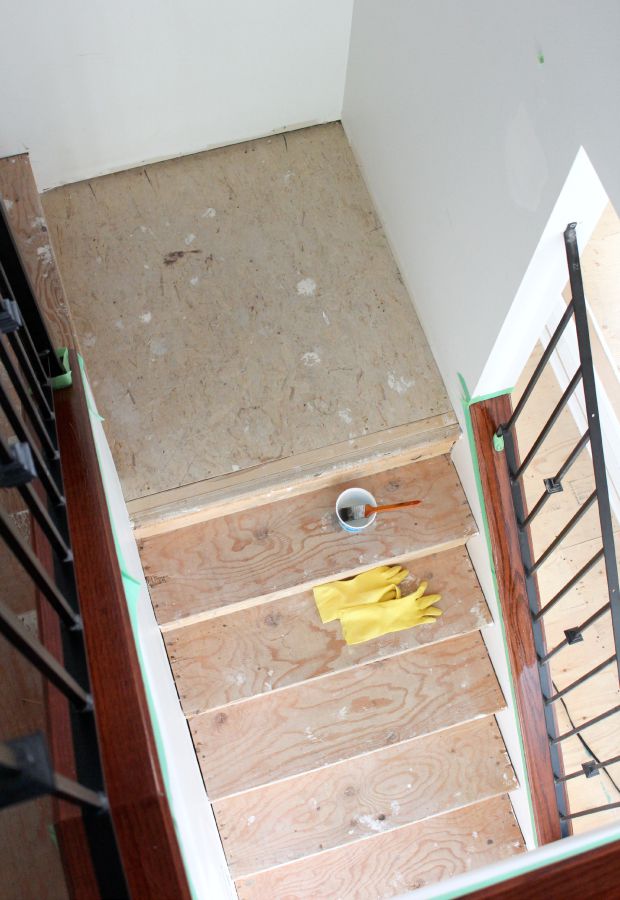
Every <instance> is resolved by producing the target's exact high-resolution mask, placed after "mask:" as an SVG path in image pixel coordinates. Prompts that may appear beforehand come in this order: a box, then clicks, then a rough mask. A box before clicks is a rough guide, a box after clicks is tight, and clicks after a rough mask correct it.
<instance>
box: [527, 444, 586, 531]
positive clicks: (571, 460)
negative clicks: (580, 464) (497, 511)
mask: <svg viewBox="0 0 620 900" xmlns="http://www.w3.org/2000/svg"><path fill="white" fill-rule="evenodd" d="M589 440H590V432H589V431H586V432H585V433H584V434H583V435H582V436H581V437H580V439H579V441H578V442H577V444H576V445H575V446H574V448H573V450H572V451H571V453H570V455H569V456H568V457H567V459H566V461H565V462H564V463H563V465H562V466H561V468H560V469H558V471H557V472H556V473H555V475H554V476H553V477H552V478H551V479H549V480H550V481H552V482H553V483H554V484H556V485H561V484H562V479H563V478H564V476H565V475H566V473H567V472H568V471H569V469H570V468H571V466H572V465H573V463H574V462H575V460H576V459H577V457H578V456H579V454H580V453H581V451H582V450H583V448H584V447H585V445H586V444H587V443H588V441H589ZM549 497H551V492H550V491H548V490H547V491H545V493H544V494H543V495H542V496H541V497H540V499H539V500H538V502H537V503H536V505H535V506H534V507H533V509H532V511H531V512H530V513H529V515H528V516H527V517H526V518H525V519H524V521H523V522H521V523H519V528H520V529H521V530H523V529H525V528H527V527H528V525H530V524H531V523H532V521H533V520H534V519H535V518H536V516H537V515H538V513H539V512H540V511H541V509H542V508H543V506H544V505H545V503H546V502H547V500H548V499H549Z"/></svg>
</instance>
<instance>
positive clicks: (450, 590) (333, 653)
mask: <svg viewBox="0 0 620 900" xmlns="http://www.w3.org/2000/svg"><path fill="white" fill-rule="evenodd" d="M403 565H404V566H405V567H406V568H408V569H409V572H410V575H409V577H408V578H407V579H406V580H405V581H404V582H403V583H402V585H401V589H402V592H403V595H406V594H407V593H411V592H412V591H413V590H415V587H416V586H417V584H418V583H419V582H420V581H422V580H426V581H428V582H429V588H428V591H429V593H437V592H439V593H441V595H442V599H441V601H440V602H439V603H438V604H437V605H438V606H439V607H440V608H441V609H442V610H443V615H442V616H441V618H439V619H437V621H436V622H435V623H433V624H432V625H421V626H419V627H417V628H409V629H407V630H406V631H401V632H398V633H397V634H389V635H385V636H384V637H380V638H376V639H375V640H373V641H367V642H366V643H364V644H356V645H352V646H347V644H346V643H345V642H344V641H343V640H342V636H341V629H340V623H339V622H328V623H326V624H323V623H322V622H321V620H320V618H319V615H318V612H317V609H316V604H315V602H314V596H313V594H312V592H311V591H306V592H304V593H301V594H294V595H293V596H290V597H285V598H282V599H281V600H273V601H271V602H269V603H267V604H261V605H260V606H254V607H251V608H249V609H247V610H241V611H240V612H237V613H232V614H230V615H227V616H219V617H217V618H214V619H209V620H207V621H205V622H200V623H197V624H195V625H193V626H191V627H189V628H178V629H174V630H173V631H169V632H165V633H164V638H165V640H166V647H167V650H168V654H169V657H170V661H171V664H172V671H173V673H174V677H175V681H176V685H177V690H178V692H179V698H180V700H181V704H182V705H183V709H184V711H185V713H186V714H187V715H195V714H196V713H198V712H201V711H203V710H206V709H211V708H213V707H215V706H221V705H223V704H225V703H230V702H233V701H235V700H242V699H244V698H247V697H252V696H254V695H255V694H261V693H265V692H268V691H272V690H278V689H279V688H283V687H287V686H288V685H291V684H296V683H298V682H301V681H305V680H308V679H310V678H316V677H317V676H321V675H326V674H328V673H330V672H337V671H338V670H340V669H345V668H349V667H350V666H353V665H357V664H360V663H366V662H370V661H371V660H373V659H380V658H382V657H385V656H392V655H394V654H395V653H400V652H402V651H404V650H410V649H412V648H414V647H417V646H421V645H424V644H428V643H432V642H435V641H441V640H445V639H446V638H449V637H453V636H454V635H457V634H463V633H465V632H468V631H475V630H476V629H478V628H481V627H482V626H483V625H486V624H487V623H488V622H489V621H490V616H489V612H488V609H487V606H486V603H485V600H484V597H483V595H482V592H481V590H480V586H479V584H478V580H477V578H476V575H475V573H474V571H473V568H472V566H471V563H470V561H469V556H468V554H467V550H466V549H465V548H464V547H459V548H457V549H455V550H448V551H446V552H444V553H437V554H434V555H432V556H425V557H422V559H414V560H411V561H410V560H405V561H404V563H403Z"/></svg>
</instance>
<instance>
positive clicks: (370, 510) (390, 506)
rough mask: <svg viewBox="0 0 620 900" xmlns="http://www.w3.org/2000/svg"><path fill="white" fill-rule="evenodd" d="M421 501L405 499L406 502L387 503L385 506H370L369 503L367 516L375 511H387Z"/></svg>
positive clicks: (365, 510)
mask: <svg viewBox="0 0 620 900" xmlns="http://www.w3.org/2000/svg"><path fill="white" fill-rule="evenodd" d="M421 502H422V501H421V500H405V501H404V503H386V504H385V505H384V506H370V504H367V505H366V508H365V509H364V513H365V514H366V515H367V516H371V515H372V514H373V513H378V512H387V511H388V510H389V509H403V508H404V507H405V506H417V505H418V503H421Z"/></svg>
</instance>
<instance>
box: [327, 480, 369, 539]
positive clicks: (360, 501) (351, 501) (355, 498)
mask: <svg viewBox="0 0 620 900" xmlns="http://www.w3.org/2000/svg"><path fill="white" fill-rule="evenodd" d="M368 504H370V505H371V506H376V505H377V502H376V500H375V498H374V497H373V496H372V494H371V493H370V491H365V490H364V488H356V487H353V488H347V490H346V491H343V492H342V494H341V495H340V496H339V497H338V499H337V500H336V517H337V519H338V524H339V525H340V527H341V528H343V529H344V530H345V531H352V532H356V531H364V529H365V528H368V526H369V525H372V523H373V522H374V521H375V519H376V518H377V514H376V513H373V514H372V515H371V516H366V518H364V519H356V520H355V524H353V522H343V520H342V519H341V517H340V510H341V509H345V508H346V507H347V506H362V505H363V506H366V505H368Z"/></svg>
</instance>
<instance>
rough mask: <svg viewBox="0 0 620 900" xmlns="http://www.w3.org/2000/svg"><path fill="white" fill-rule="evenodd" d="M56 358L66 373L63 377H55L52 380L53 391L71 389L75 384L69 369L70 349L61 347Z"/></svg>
mask: <svg viewBox="0 0 620 900" xmlns="http://www.w3.org/2000/svg"><path fill="white" fill-rule="evenodd" d="M56 356H57V357H58V360H59V362H60V365H61V366H62V367H63V369H64V370H65V371H64V374H63V375H55V376H54V377H53V378H50V384H51V386H52V390H53V391H59V390H61V389H62V388H66V387H71V385H72V384H73V375H72V374H71V369H70V368H69V350H68V348H67V347H59V348H58V349H57V350H56Z"/></svg>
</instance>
